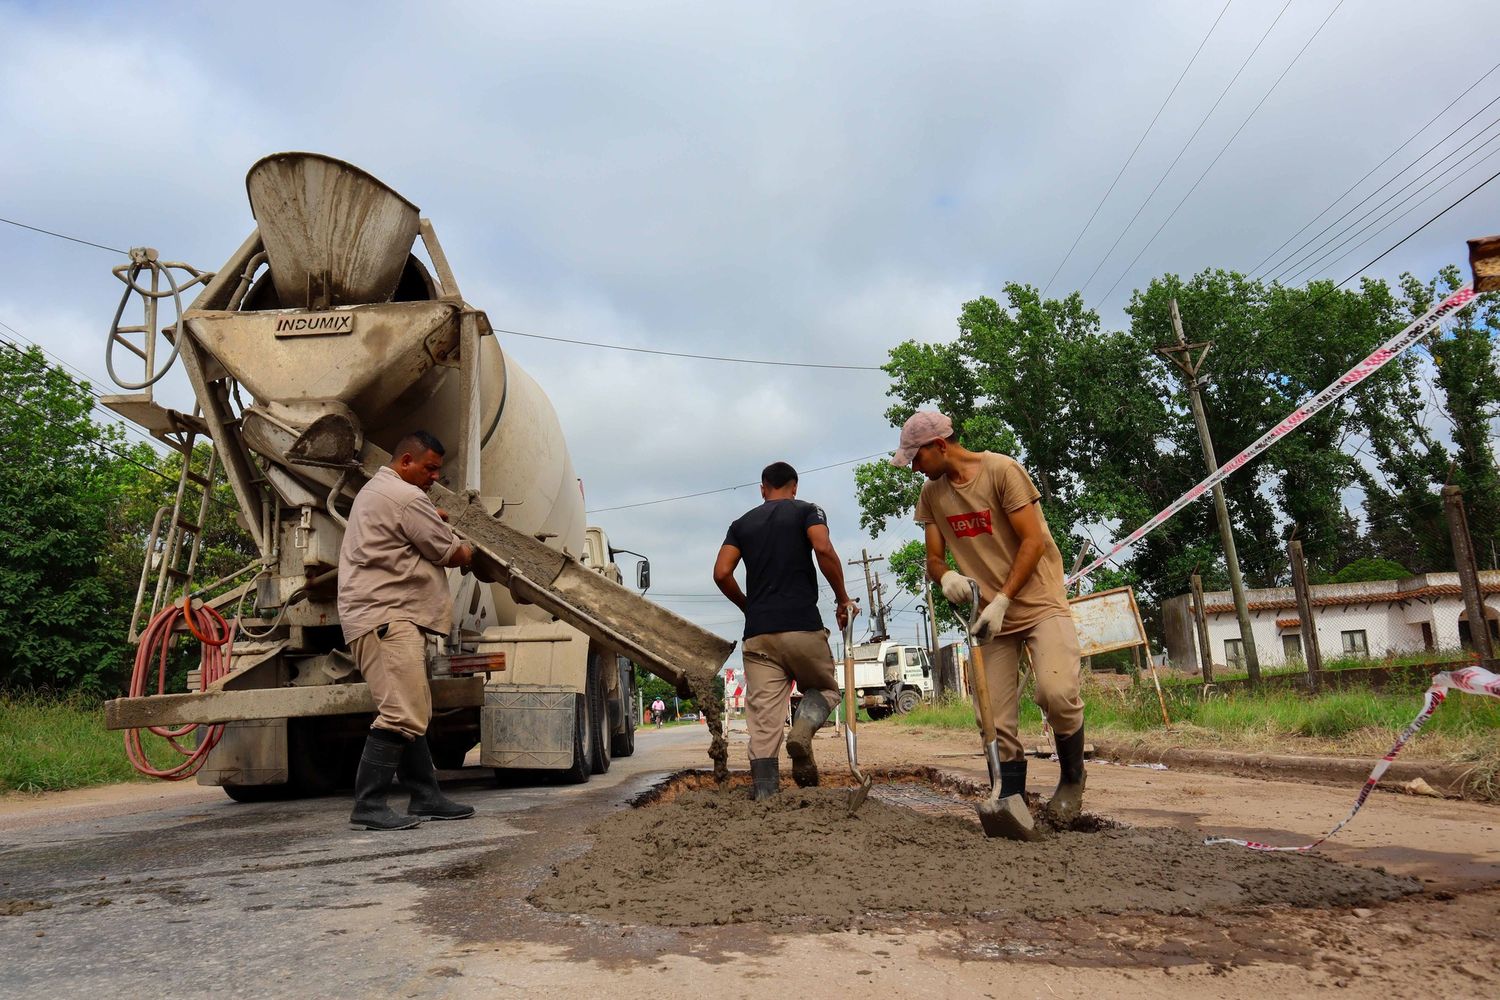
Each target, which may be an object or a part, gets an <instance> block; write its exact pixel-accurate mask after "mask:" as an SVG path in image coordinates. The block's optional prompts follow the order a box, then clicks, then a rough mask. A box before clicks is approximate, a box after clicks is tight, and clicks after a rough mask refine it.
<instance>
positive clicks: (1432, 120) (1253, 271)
mask: <svg viewBox="0 0 1500 1000" xmlns="http://www.w3.org/2000/svg"><path fill="white" fill-rule="evenodd" d="M1497 69H1500V63H1496V64H1495V65H1493V66H1491V67H1490V68H1489V69H1488V70H1486V71H1485V73H1484V75H1483V76H1481V77H1480V78H1479V79H1477V80H1475V81H1474V82H1473V83H1471V84H1469V86H1468V87H1466V88H1465V89H1464V91H1463V93H1461V94H1459V95H1458V96H1457V97H1455V98H1454V99H1453V100H1451V101H1449V102H1448V104H1447V106H1446V107H1444V108H1443V110H1441V111H1439V112H1438V113H1437V114H1435V115H1433V116H1432V117H1431V118H1429V119H1428V120H1427V124H1425V125H1423V126H1422V127H1421V128H1419V129H1417V130H1416V131H1415V132H1413V133H1412V134H1411V135H1410V136H1408V137H1407V139H1406V141H1405V142H1403V143H1402V144H1401V145H1399V146H1397V147H1396V148H1395V149H1393V150H1391V151H1390V152H1389V153H1387V154H1386V156H1385V159H1383V160H1381V161H1380V162H1379V163H1377V164H1375V166H1373V167H1371V168H1370V169H1369V170H1368V171H1367V172H1366V173H1365V175H1364V176H1363V177H1361V178H1360V179H1359V180H1357V181H1355V182H1354V183H1353V184H1350V185H1349V187H1348V188H1347V189H1346V190H1345V191H1344V193H1343V194H1341V195H1339V196H1338V197H1337V198H1335V199H1333V201H1332V202H1331V203H1330V204H1329V205H1328V207H1327V208H1325V209H1323V210H1322V211H1321V212H1319V213H1318V214H1317V215H1315V216H1313V217H1312V218H1311V219H1309V220H1307V222H1305V223H1303V224H1302V228H1300V229H1298V230H1297V231H1296V232H1295V233H1293V234H1292V235H1290V236H1288V237H1287V238H1286V239H1285V240H1283V241H1282V244H1281V246H1279V247H1277V248H1276V249H1275V250H1272V251H1271V252H1270V253H1268V254H1266V255H1265V256H1264V257H1262V258H1261V259H1260V262H1259V263H1257V264H1256V265H1255V266H1254V267H1252V268H1251V269H1250V274H1251V276H1252V277H1253V276H1254V275H1255V274H1257V273H1259V271H1260V269H1261V268H1262V267H1263V266H1264V265H1265V263H1266V262H1267V261H1269V260H1270V259H1271V258H1272V257H1274V256H1276V255H1277V254H1279V253H1281V251H1282V250H1284V249H1285V248H1286V245H1287V244H1288V243H1290V242H1292V240H1294V239H1296V238H1297V237H1298V236H1301V235H1302V234H1303V233H1304V232H1306V231H1307V230H1308V229H1309V228H1310V227H1311V226H1313V225H1314V224H1315V223H1316V222H1317V221H1318V220H1319V219H1321V218H1322V217H1323V216H1324V215H1326V214H1327V213H1329V212H1331V211H1333V209H1334V207H1335V206H1337V205H1338V203H1339V202H1341V201H1343V200H1344V199H1345V198H1347V197H1348V196H1349V195H1350V193H1351V192H1353V191H1354V189H1355V188H1357V187H1359V186H1360V185H1361V184H1363V183H1364V182H1365V181H1367V180H1369V179H1370V177H1371V175H1373V174H1374V173H1375V171H1377V170H1379V169H1380V168H1381V167H1383V166H1385V165H1386V164H1387V163H1389V162H1390V161H1391V160H1392V159H1394V158H1395V156H1396V154H1397V153H1399V152H1401V151H1402V150H1403V149H1405V148H1406V147H1407V146H1410V145H1411V144H1412V142H1413V141H1414V140H1415V139H1416V138H1417V136H1419V135H1421V134H1422V133H1423V132H1426V131H1427V130H1428V129H1429V128H1431V127H1432V126H1433V124H1434V123H1436V122H1437V120H1438V119H1439V118H1441V117H1443V115H1445V114H1447V113H1448V112H1449V111H1450V110H1452V108H1453V106H1454V105H1455V104H1457V103H1458V102H1459V101H1461V100H1463V99H1464V98H1465V97H1467V96H1469V94H1470V93H1472V92H1473V90H1474V88H1475V87H1478V86H1479V85H1480V84H1481V83H1483V82H1484V81H1485V80H1488V79H1489V78H1490V76H1491V74H1493V73H1494V72H1495V70H1497ZM1497 100H1500V98H1497ZM1490 103H1491V104H1493V103H1494V101H1491V102H1490ZM1488 106H1489V105H1486V107H1488ZM1483 110H1484V109H1483V108H1481V109H1480V112H1482V111H1483ZM1477 115H1478V112H1476V115H1475V117H1477ZM1473 120H1474V119H1473V117H1471V118H1470V119H1469V121H1473ZM1465 124H1467V122H1466V123H1465ZM1459 127H1460V128H1462V127H1463V126H1459ZM1455 131H1456V130H1455ZM1449 135H1452V133H1451V132H1450V133H1449ZM1434 148H1435V147H1434ZM1431 151H1432V150H1431V149H1429V150H1428V152H1431ZM1426 155H1427V153H1423V154H1422V156H1426ZM1421 158H1422V157H1421V156H1419V157H1417V159H1418V160H1420V159H1421ZM1397 176H1400V175H1399V174H1398V175H1397ZM1387 183H1389V182H1387ZM1381 186H1382V187H1384V185H1381ZM1377 190H1379V189H1378V188H1377ZM1346 214H1347V213H1346ZM1324 232H1327V230H1326V229H1325V230H1324ZM1319 235H1321V234H1319ZM1313 239H1317V237H1316V236H1315V237H1313ZM1305 245H1306V244H1304V246H1305Z"/></svg>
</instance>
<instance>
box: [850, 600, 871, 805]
mask: <svg viewBox="0 0 1500 1000" xmlns="http://www.w3.org/2000/svg"><path fill="white" fill-rule="evenodd" d="M855 610H856V609H855V608H850V609H849V621H848V624H846V625H845V626H844V748H845V749H846V750H848V751H849V773H851V774H853V775H854V780H855V781H857V782H859V784H858V785H855V786H854V787H853V788H851V789H849V815H850V816H853V815H854V814H855V813H856V812H857V811H858V810H859V807H860V806H862V805H864V804H865V799H866V798H868V797H869V794H870V785H871V778H870V776H869V775H868V774H865V773H864V772H863V771H861V770H860V769H859V746H858V737H856V736H855V733H854V716H855V714H856V712H857V707H856V706H855V704H854V611H855Z"/></svg>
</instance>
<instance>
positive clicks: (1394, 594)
mask: <svg viewBox="0 0 1500 1000" xmlns="http://www.w3.org/2000/svg"><path fill="white" fill-rule="evenodd" d="M1316 589H1317V588H1316V587H1314V588H1313V590H1314V591H1316ZM1479 590H1480V592H1481V593H1484V594H1500V583H1484V582H1481V583H1480V584H1479ZM1461 596H1463V588H1462V587H1460V586H1459V585H1458V584H1456V583H1437V584H1432V585H1430V586H1426V587H1418V588H1416V589H1415V590H1389V591H1384V592H1381V593H1373V594H1372V593H1363V594H1338V595H1327V596H1320V595H1318V594H1316V593H1314V594H1312V595H1311V596H1310V598H1309V601H1308V603H1309V604H1311V605H1312V606H1313V607H1315V608H1342V607H1349V606H1350V605H1354V604H1398V603H1401V602H1404V601H1412V600H1416V599H1418V598H1422V597H1461ZM1296 606H1297V601H1296V599H1295V598H1291V597H1284V598H1278V599H1276V600H1271V601H1250V602H1249V607H1250V610H1251V611H1290V610H1291V609H1292V608H1295V607H1296ZM1203 611H1204V613H1205V614H1210V615H1230V614H1234V605H1233V604H1209V605H1206V606H1205V607H1204V609H1203ZM1285 620H1288V621H1291V620H1293V619H1285ZM1282 621H1283V619H1279V618H1278V619H1277V621H1276V624H1277V625H1280V624H1281V622H1282Z"/></svg>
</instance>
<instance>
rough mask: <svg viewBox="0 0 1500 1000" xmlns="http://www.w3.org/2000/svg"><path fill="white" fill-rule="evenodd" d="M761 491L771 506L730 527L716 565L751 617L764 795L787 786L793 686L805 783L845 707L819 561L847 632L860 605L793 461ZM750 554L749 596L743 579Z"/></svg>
mask: <svg viewBox="0 0 1500 1000" xmlns="http://www.w3.org/2000/svg"><path fill="white" fill-rule="evenodd" d="M760 495H761V499H763V500H764V501H765V502H764V503H762V504H761V505H760V506H759V507H756V508H755V509H754V510H751V511H748V512H746V513H745V514H744V515H743V516H742V517H740V519H739V520H737V521H735V522H734V523H733V524H731V525H730V526H729V533H728V534H727V535H725V536H724V544H723V546H721V547H720V549H719V557H718V559H717V560H716V561H715V562H714V583H715V584H717V585H718V587H719V590H720V591H722V592H723V594H724V596H725V597H727V598H729V599H730V600H731V601H733V602H734V603H735V605H736V606H737V607H738V608H739V609H740V610H741V611H743V612H744V613H745V643H744V646H743V647H742V653H743V657H744V661H745V684H746V692H745V725H746V728H748V729H749V731H750V774H751V776H752V777H753V779H754V782H755V784H754V790H753V791H752V793H751V797H752V798H755V799H757V800H759V799H766V798H770V797H771V796H772V795H774V794H775V793H776V792H777V790H778V789H779V788H780V787H781V776H780V767H779V764H778V758H779V755H780V753H781V738H782V723H783V720H785V718H786V706H787V699H788V698H789V697H790V696H791V688H792V682H793V681H796V682H797V689H798V690H799V691H801V692H802V702H801V704H799V705H798V706H797V714H796V716H795V717H794V718H793V719H792V732H791V735H790V736H788V737H787V739H786V752H787V755H788V756H789V757H791V758H792V777H793V778H794V779H796V781H797V784H798V785H799V786H801V787H803V788H806V787H808V786H809V785H816V784H817V783H818V765H817V762H816V761H814V760H813V749H812V741H813V734H814V733H816V732H817V731H818V728H819V727H820V726H822V725H823V723H824V722H827V721H828V716H829V714H830V713H831V712H832V711H833V709H834V706H835V705H837V704H838V703H839V698H840V694H839V685H838V675H837V674H836V673H835V672H834V667H833V653H832V652H831V651H830V650H829V648H828V630H827V629H826V628H824V627H823V619H822V616H820V615H819V614H818V578H817V575H816V574H815V573H814V571H813V562H814V560H816V561H817V564H818V569H820V570H822V571H823V576H824V577H826V578H827V580H828V583H829V585H830V586H832V588H833V596H834V599H835V601H836V602H837V605H836V607H837V612H836V614H837V618H838V623H839V628H841V629H842V628H843V627H844V626H845V625H846V624H848V621H849V616H850V615H851V614H854V613H855V612H856V611H857V610H858V609H857V608H855V606H854V603H853V602H852V601H850V600H849V594H848V593H847V592H846V591H845V590H844V564H843V562H842V561H841V560H840V559H839V554H838V553H837V552H835V551H834V549H833V544H832V543H831V542H830V541H829V540H828V518H827V517H826V516H825V515H824V514H823V508H821V507H819V506H818V505H817V504H812V503H807V502H806V501H803V500H798V499H797V470H796V469H793V468H792V467H791V466H790V465H788V464H786V463H785V462H773V463H772V464H770V465H768V466H766V467H765V469H764V470H763V471H762V472H761V474H760ZM741 559H744V561H745V589H746V590H748V591H749V592H750V593H749V596H748V597H747V596H746V595H745V594H744V593H743V592H741V590H740V587H739V584H738V583H736V582H735V579H734V570H735V567H736V566H738V565H739V563H740V560H741Z"/></svg>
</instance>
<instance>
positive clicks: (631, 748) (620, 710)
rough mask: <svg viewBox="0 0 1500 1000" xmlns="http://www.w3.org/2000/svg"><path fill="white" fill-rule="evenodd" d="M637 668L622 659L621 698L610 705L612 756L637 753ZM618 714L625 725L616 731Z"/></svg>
mask: <svg viewBox="0 0 1500 1000" xmlns="http://www.w3.org/2000/svg"><path fill="white" fill-rule="evenodd" d="M634 705H635V668H634V667H632V666H631V665H630V661H628V660H621V661H620V700H619V701H618V702H611V703H610V706H609V714H610V722H611V725H610V727H609V734H610V735H609V753H610V756H611V757H629V756H630V755H631V754H633V753H635V712H634V711H633V710H632V709H633V707H634ZM616 716H618V717H619V718H620V719H621V720H622V721H623V725H622V726H621V727H620V731H619V732H616V731H615V726H614V725H613V722H614V719H615V718H616Z"/></svg>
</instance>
